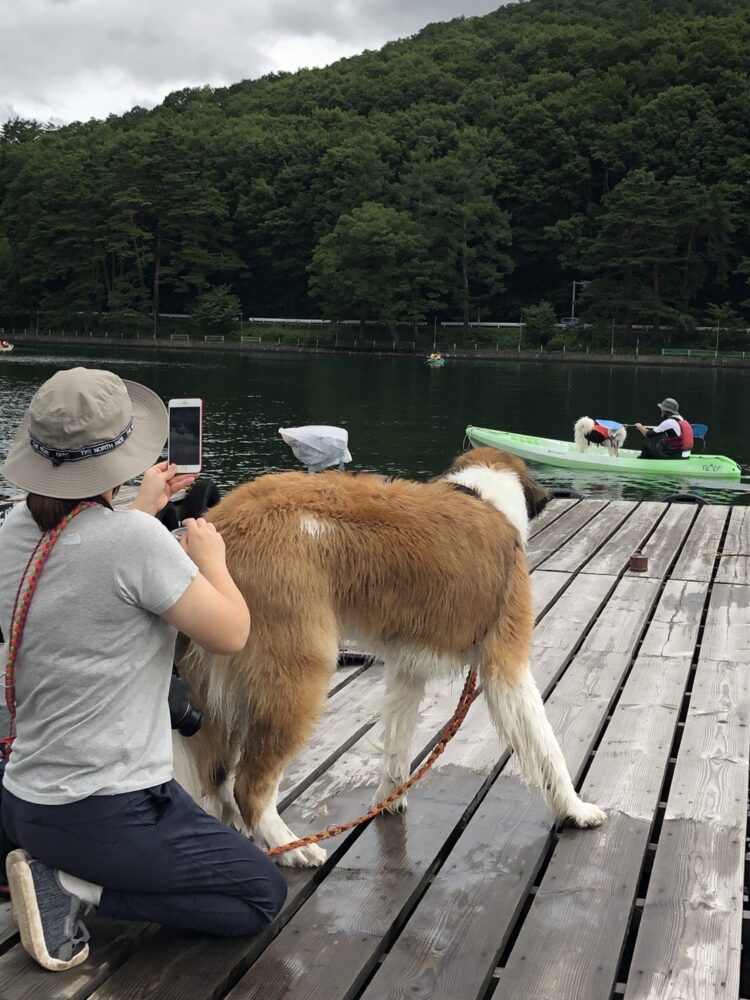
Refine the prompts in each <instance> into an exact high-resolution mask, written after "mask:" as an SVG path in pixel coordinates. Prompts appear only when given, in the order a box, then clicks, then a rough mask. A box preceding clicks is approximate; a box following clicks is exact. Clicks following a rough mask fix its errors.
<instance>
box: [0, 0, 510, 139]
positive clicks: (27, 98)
mask: <svg viewBox="0 0 750 1000" xmlns="http://www.w3.org/2000/svg"><path fill="white" fill-rule="evenodd" d="M502 2H504V0H408V2H405V0H328V2H327V3H325V4H319V5H315V6H313V5H312V4H310V3H309V0H253V2H252V3H248V2H247V0H0V25H2V27H1V28H0V31H1V35H0V120H5V118H7V117H8V112H10V113H17V114H20V115H22V116H25V117H36V118H40V119H44V120H46V119H49V118H54V119H59V120H62V121H72V120H75V119H80V118H83V119H86V118H89V117H104V116H106V115H107V114H110V113H116V114H119V113H121V112H123V111H125V110H127V109H128V108H130V107H132V106H133V105H135V104H141V105H144V106H148V107H150V106H152V105H154V104H156V103H158V102H159V101H160V100H162V98H163V97H164V96H165V95H166V94H167V93H169V92H170V91H172V90H176V89H179V88H181V87H186V86H200V85H202V84H211V85H213V86H222V85H224V84H228V83H234V82H237V81H239V80H243V79H248V78H254V77H258V76H262V75H263V74H264V73H268V72H271V71H274V70H295V69H298V68H299V67H300V66H315V65H325V64H327V63H330V62H333V61H335V60H336V59H338V58H341V57H342V56H346V55H353V54H354V53H356V52H360V51H362V50H363V49H365V48H369V49H373V48H379V47H380V46H382V45H383V44H385V42H387V41H389V40H392V39H396V38H401V37H404V36H405V35H410V34H413V33H415V32H417V31H419V30H420V28H422V27H424V26H425V25H426V24H428V23H430V22H432V21H444V20H449V19H451V18H453V17H458V16H461V15H465V16H474V15H479V14H486V13H488V12H489V11H491V10H494V9H495V8H496V7H498V6H499V5H501V3H502ZM316 7H317V8H318V9H316Z"/></svg>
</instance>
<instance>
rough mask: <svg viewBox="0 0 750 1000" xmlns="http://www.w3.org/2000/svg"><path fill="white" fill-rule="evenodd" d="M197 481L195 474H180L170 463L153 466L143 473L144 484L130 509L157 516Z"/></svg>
mask: <svg viewBox="0 0 750 1000" xmlns="http://www.w3.org/2000/svg"><path fill="white" fill-rule="evenodd" d="M196 479H197V476H196V474H195V473H190V474H189V475H185V474H178V472H177V466H176V465H170V464H169V462H159V463H158V464H157V465H152V466H151V468H150V469H146V471H145V472H144V473H143V482H142V483H141V487H140V489H139V490H138V494H137V496H136V498H135V500H134V501H133V502H132V504H131V505H130V509H131V510H142V511H144V513H146V514H152V515H156V514H158V513H159V511H160V510H161V509H162V508H163V507H165V506H166V505H167V503H169V501H170V500H171V499H172V497H173V496H174V495H175V493H179V491H180V490H185V489H187V488H188V486H192V485H193V483H194V482H195V480H196Z"/></svg>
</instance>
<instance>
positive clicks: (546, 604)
mask: <svg viewBox="0 0 750 1000" xmlns="http://www.w3.org/2000/svg"><path fill="white" fill-rule="evenodd" d="M570 577H571V574H570V573H546V572H545V571H544V570H541V569H538V570H535V571H534V573H533V574H532V576H531V581H532V587H531V589H532V597H533V601H534V615H535V617H536V619H537V620H539V618H541V617H542V615H543V614H545V612H547V611H548V610H549V609H550V608H551V607H552V606H553V605H554V603H555V601H556V600H557V598H558V596H559V594H560V591H561V590H562V589H563V587H566V586H567V584H568V582H569V581H570Z"/></svg>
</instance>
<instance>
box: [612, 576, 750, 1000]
mask: <svg viewBox="0 0 750 1000" xmlns="http://www.w3.org/2000/svg"><path fill="white" fill-rule="evenodd" d="M707 625H710V627H707V628H706V629H705V631H704V635H703V644H702V648H701V654H700V658H699V661H698V666H697V669H696V673H695V677H694V680H693V690H692V695H691V698H690V705H689V707H688V714H687V719H686V722H685V728H684V732H683V737H682V742H681V744H680V748H679V753H678V757H677V762H676V764H675V771H674V777H673V779H672V784H671V788H670V792H669V798H668V800H667V808H666V813H665V816H664V824H663V826H662V830H661V834H660V837H659V842H658V846H657V850H656V856H655V858H654V867H653V871H652V873H651V879H650V882H649V885H648V890H647V893H646V902H645V905H644V909H643V916H642V919H641V923H640V928H639V932H638V937H637V939H636V944H635V950H634V953H633V959H632V962H631V966H630V974H629V976H628V981H627V988H626V991H625V998H626V1000H646V998H648V1000H667V998H669V1000H673V998H677V997H680V998H683V997H684V998H686V1000H703V998H705V1000H709V998H710V1000H736V998H737V997H738V995H739V974H740V955H741V947H742V945H741V936H742V905H743V900H742V894H743V877H744V858H745V828H746V825H747V787H748V757H749V756H750V753H749V750H750V748H749V747H748V732H749V731H750V730H749V723H750V675H749V674H748V670H747V659H746V658H744V659H741V660H737V659H735V658H733V655H732V654H733V652H734V650H735V649H736V648H737V643H736V641H735V639H734V638H733V636H732V632H733V630H734V629H735V628H737V629H739V630H740V631H742V632H743V633H745V634H747V633H748V630H750V587H747V586H728V585H720V586H716V587H714V589H713V592H712V595H711V601H710V603H709V609H708V621H707Z"/></svg>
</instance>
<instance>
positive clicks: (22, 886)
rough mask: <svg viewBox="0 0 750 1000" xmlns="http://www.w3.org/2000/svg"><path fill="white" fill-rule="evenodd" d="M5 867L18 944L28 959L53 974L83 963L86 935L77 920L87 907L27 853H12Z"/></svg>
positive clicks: (84, 959)
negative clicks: (16, 922)
mask: <svg viewBox="0 0 750 1000" xmlns="http://www.w3.org/2000/svg"><path fill="white" fill-rule="evenodd" d="M5 864H6V871H7V873H8V884H9V885H10V894H11V899H12V901H13V908H14V912H15V917H16V920H17V921H18V929H19V931H20V933H21V944H22V945H23V946H24V948H25V949H26V951H27V952H28V953H29V955H31V957H32V958H34V959H36V961H37V962H38V963H39V964H40V965H41V966H43V967H44V968H45V969H51V970H52V971H53V972H62V971H64V970H65V969H72V968H73V967H74V966H76V965H80V964H81V962H85V961H86V959H87V958H88V954H89V946H88V944H87V943H86V942H87V941H88V939H89V933H88V931H87V930H86V928H85V927H84V925H83V923H82V922H81V920H80V916H81V914H82V913H83V912H85V910H86V909H87V907H86V905H85V904H84V903H82V902H81V900H80V899H79V898H78V897H77V896H73V895H72V894H71V893H69V892H67V891H66V890H65V889H63V887H62V886H61V884H60V879H59V877H58V874H57V872H56V871H55V869H54V868H50V867H49V866H48V865H45V864H42V862H41V861H36V860H34V858H32V857H30V856H29V855H28V854H27V853H26V851H21V850H17V851H11V852H10V854H9V855H8V857H7V860H6V863H5Z"/></svg>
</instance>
